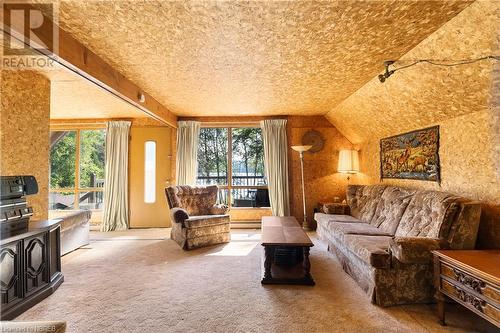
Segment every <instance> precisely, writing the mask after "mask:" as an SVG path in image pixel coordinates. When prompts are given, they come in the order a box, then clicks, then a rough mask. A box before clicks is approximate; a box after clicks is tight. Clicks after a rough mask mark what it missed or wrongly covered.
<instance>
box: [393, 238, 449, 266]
mask: <svg viewBox="0 0 500 333" xmlns="http://www.w3.org/2000/svg"><path fill="white" fill-rule="evenodd" d="M447 248H449V244H448V241H447V240H445V239H442V238H424V237H395V238H393V239H391V241H390V243H389V251H390V252H391V253H392V256H393V257H395V258H396V259H397V260H399V261H400V262H402V263H405V264H428V263H431V262H432V253H431V251H433V250H439V249H447Z"/></svg>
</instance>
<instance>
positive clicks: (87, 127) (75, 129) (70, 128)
mask: <svg viewBox="0 0 500 333" xmlns="http://www.w3.org/2000/svg"><path fill="white" fill-rule="evenodd" d="M92 130H106V125H105V124H95V125H82V126H78V125H62V126H61V125H57V126H50V132H53V131H68V132H75V179H74V184H75V185H74V187H61V188H51V187H50V174H49V194H50V193H72V194H73V195H74V197H75V201H74V205H73V207H72V208H71V209H68V211H71V210H79V209H80V193H82V192H83V193H85V192H101V193H104V186H106V184H104V186H103V187H81V186H80V151H81V145H80V143H81V140H80V139H81V135H80V133H81V132H82V131H92ZM49 159H50V156H49ZM49 163H50V161H49ZM90 210H91V211H96V212H98V211H102V210H103V209H90ZM49 211H54V212H56V211H59V209H49Z"/></svg>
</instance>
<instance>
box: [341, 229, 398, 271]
mask: <svg viewBox="0 0 500 333" xmlns="http://www.w3.org/2000/svg"><path fill="white" fill-rule="evenodd" d="M391 239H392V237H391V236H365V235H345V236H344V244H343V246H344V247H345V248H347V249H348V250H350V251H351V252H352V253H354V254H355V255H356V256H357V257H358V258H360V259H361V260H362V261H364V262H366V263H367V264H369V265H370V266H372V267H374V268H389V267H390V265H391V255H390V253H389V242H390V241H391Z"/></svg>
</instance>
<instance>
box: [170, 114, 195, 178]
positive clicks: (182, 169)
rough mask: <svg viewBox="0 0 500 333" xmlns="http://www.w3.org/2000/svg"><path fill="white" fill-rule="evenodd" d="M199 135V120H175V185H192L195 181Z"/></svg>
mask: <svg viewBox="0 0 500 333" xmlns="http://www.w3.org/2000/svg"><path fill="white" fill-rule="evenodd" d="M199 135H200V123H199V122H197V121H179V122H177V160H176V164H175V167H176V168H175V169H176V175H177V185H194V184H195V183H196V171H197V165H198V163H197V158H196V156H197V153H198V137H199Z"/></svg>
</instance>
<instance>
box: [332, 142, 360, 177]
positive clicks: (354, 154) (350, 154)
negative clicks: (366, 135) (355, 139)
mask: <svg viewBox="0 0 500 333" xmlns="http://www.w3.org/2000/svg"><path fill="white" fill-rule="evenodd" d="M337 171H338V172H340V173H347V174H349V175H351V174H355V173H358V172H359V155H358V151H357V150H354V149H342V150H340V151H339V166H338V168H337ZM349 179H350V176H347V181H349Z"/></svg>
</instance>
